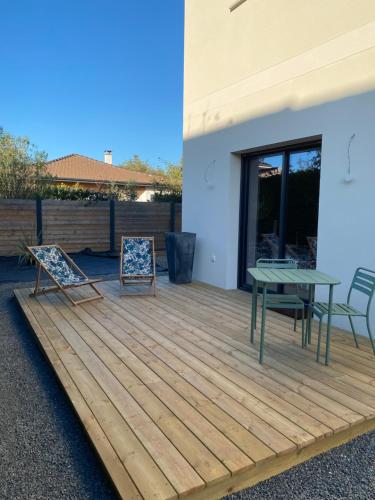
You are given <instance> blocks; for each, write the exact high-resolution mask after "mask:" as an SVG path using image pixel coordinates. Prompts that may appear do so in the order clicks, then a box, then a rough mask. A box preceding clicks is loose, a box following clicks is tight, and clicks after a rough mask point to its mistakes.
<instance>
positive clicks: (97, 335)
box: [65, 304, 255, 484]
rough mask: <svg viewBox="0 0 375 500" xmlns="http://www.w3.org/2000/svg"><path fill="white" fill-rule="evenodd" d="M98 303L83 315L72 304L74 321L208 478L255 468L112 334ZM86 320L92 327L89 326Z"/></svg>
mask: <svg viewBox="0 0 375 500" xmlns="http://www.w3.org/2000/svg"><path fill="white" fill-rule="evenodd" d="M97 307H98V306H97V305H95V306H93V307H90V305H89V304H87V305H86V307H83V308H82V309H87V311H86V310H84V311H82V309H81V310H80V311H79V314H78V315H77V316H75V315H74V312H76V311H74V312H73V311H72V310H71V309H66V310H65V315H66V316H67V317H69V318H70V321H71V322H72V324H73V322H74V324H76V328H79V333H80V335H81V336H83V338H84V340H85V341H86V342H87V343H88V345H90V346H91V347H92V349H93V350H94V351H95V352H97V353H98V355H100V357H101V358H102V359H103V361H104V362H105V363H106V365H107V366H109V367H111V366H113V368H114V371H113V373H114V374H115V375H116V377H117V378H118V379H119V380H120V381H121V383H122V384H123V386H124V387H125V388H126V389H127V390H128V391H129V392H130V393H131V394H132V396H133V397H134V399H136V401H137V402H138V403H139V404H140V405H141V406H142V408H143V409H144V410H146V412H147V413H148V414H149V416H150V417H151V418H152V419H153V421H154V422H155V423H156V424H157V425H158V426H159V427H160V429H161V430H162V431H163V433H164V434H165V435H166V436H167V437H168V438H169V439H170V440H171V441H172V442H173V443H174V445H175V446H176V448H177V449H179V451H180V452H181V453H182V454H183V455H184V456H185V458H186V459H187V460H188V461H189V463H190V464H191V465H192V466H193V467H194V468H195V469H196V470H197V472H198V473H199V475H201V477H203V478H204V480H205V482H206V483H207V484H210V483H212V482H215V481H216V480H217V479H218V478H222V477H224V476H225V475H227V476H229V475H230V472H231V473H232V474H235V473H239V472H242V471H243V470H247V469H250V468H251V467H253V466H254V465H255V463H254V462H253V461H252V460H251V459H249V458H248V457H246V456H245V455H244V454H243V453H242V452H240V451H239V450H238V448H237V447H235V446H234V445H233V444H232V443H231V442H230V441H228V440H227V439H225V437H224V436H223V435H222V434H221V433H219V432H218V431H217V430H216V428H214V427H213V426H212V425H209V424H208V422H207V421H206V420H205V419H204V418H202V417H201V415H200V414H199V413H198V412H196V410H194V408H193V407H191V406H190V405H188V404H187V403H186V401H185V400H184V399H183V398H181V397H180V396H179V395H178V394H177V393H176V392H175V391H173V389H172V388H171V387H169V386H168V384H166V383H164V382H163V380H162V379H161V378H160V377H159V376H157V375H156V374H155V373H154V372H153V371H152V370H151V369H150V368H148V366H147V365H146V364H145V363H143V361H141V360H139V358H137V357H136V356H135V355H134V354H133V353H132V352H131V351H130V350H129V349H127V348H126V347H125V346H124V345H123V344H122V343H121V342H119V341H118V340H117V339H116V338H115V337H114V336H113V335H112V329H113V325H111V329H110V330H107V329H106V328H104V327H103V326H102V325H101V324H100V323H99V322H98V321H97V320H96V319H95V315H96V312H97ZM78 316H79V318H78ZM82 323H85V325H87V326H85V327H84V326H83V324H82ZM99 339H100V340H99ZM114 353H116V354H114ZM116 358H117V359H116ZM119 361H120V363H119ZM178 419H180V420H178ZM183 422H184V423H185V424H183ZM192 431H193V432H192ZM196 436H197V437H196ZM204 444H205V445H211V446H212V449H211V450H209V449H207V448H206V446H204ZM216 457H217V458H216ZM220 461H221V462H222V464H224V465H225V466H226V467H227V468H226V467H224V466H223V465H222V464H221V463H220Z"/></svg>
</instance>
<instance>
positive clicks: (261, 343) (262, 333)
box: [259, 283, 267, 365]
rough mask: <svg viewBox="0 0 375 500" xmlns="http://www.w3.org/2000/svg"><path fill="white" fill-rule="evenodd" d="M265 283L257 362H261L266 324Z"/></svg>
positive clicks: (264, 286) (264, 284) (264, 285)
mask: <svg viewBox="0 0 375 500" xmlns="http://www.w3.org/2000/svg"><path fill="white" fill-rule="evenodd" d="M266 303H267V285H266V283H263V303H262V326H261V329H260V346H259V363H260V364H261V365H262V364H263V351H264V333H265V332H264V331H265V326H266Z"/></svg>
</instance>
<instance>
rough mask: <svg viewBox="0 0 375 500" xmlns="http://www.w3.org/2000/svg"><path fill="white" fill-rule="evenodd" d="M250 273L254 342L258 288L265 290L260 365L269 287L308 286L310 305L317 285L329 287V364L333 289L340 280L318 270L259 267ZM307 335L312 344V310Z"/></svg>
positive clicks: (309, 315) (251, 325) (251, 331)
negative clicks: (251, 280) (252, 281)
mask: <svg viewBox="0 0 375 500" xmlns="http://www.w3.org/2000/svg"><path fill="white" fill-rule="evenodd" d="M247 271H248V273H249V274H250V275H251V277H252V278H253V280H254V284H253V300H252V314H251V323H250V339H251V342H254V331H255V329H256V314H257V296H258V286H261V287H262V289H263V293H262V294H263V304H262V324H261V330H260V349H259V351H260V352H259V363H261V364H262V363H263V350H264V333H265V317H266V299H267V287H268V286H270V285H306V286H308V288H309V296H308V297H309V298H308V305H310V304H311V303H312V299H313V292H314V290H315V286H316V285H327V286H329V298H328V319H327V341H326V355H325V364H326V365H328V362H329V348H330V339H331V320H332V314H331V312H332V298H333V287H334V286H335V285H339V284H340V283H341V282H340V280H338V279H336V278H333V277H332V276H329V275H328V274H325V273H321V272H320V271H318V270H316V269H270V268H267V269H264V268H258V267H250V268H249V269H248V270H247ZM306 328H307V335H306V337H307V338H308V342H309V343H311V310H310V307H309V308H308V316H307V327H306Z"/></svg>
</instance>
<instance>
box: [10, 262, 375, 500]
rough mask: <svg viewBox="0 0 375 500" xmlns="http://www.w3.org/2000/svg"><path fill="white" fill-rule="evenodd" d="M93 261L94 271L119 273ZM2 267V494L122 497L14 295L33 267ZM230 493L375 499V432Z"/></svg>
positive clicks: (239, 496)
mask: <svg viewBox="0 0 375 500" xmlns="http://www.w3.org/2000/svg"><path fill="white" fill-rule="evenodd" d="M87 259H88V260H87ZM90 259H91V258H87V257H86V259H83V261H82V262H83V263H82V262H80V265H82V266H83V268H84V269H85V271H87V272H88V274H89V275H91V276H93V275H95V274H98V273H99V274H101V273H103V272H104V271H107V272H108V273H111V272H112V269H113V265H114V264H113V262H109V263H108V266H107V267H106V264H105V262H104V261H99V262H96V264H95V262H94V264H95V265H94V266H91V264H90V262H91V261H90ZM105 260H107V259H105ZM108 260H110V259H108ZM0 266H1V268H2V269H1V270H0V499H1V500H3V499H4V500H17V499H22V500H23V499H43V500H46V499H48V500H53V499H64V500H65V499H74V500H80V499H85V500H86V499H93V500H94V499H95V500H101V499H106V500H107V499H108V500H110V499H114V498H117V497H116V494H115V492H114V490H113V487H112V484H111V482H110V480H109V478H108V477H107V474H106V472H105V470H104V468H103V467H102V465H101V463H100V461H99V459H98V458H97V455H96V453H95V452H94V450H93V448H92V447H91V445H90V443H89V440H88V438H87V437H86V435H85V433H84V431H83V429H82V427H81V425H80V423H79V420H78V418H77V417H76V415H75V413H74V411H73V410H72V408H71V406H70V403H69V401H68V399H67V398H66V396H65V394H64V392H63V390H62V389H61V387H60V385H59V384H58V382H57V380H56V378H55V376H54V373H53V371H52V369H51V368H50V366H49V364H48V362H47V361H46V359H45V358H44V357H43V355H42V353H41V351H40V350H39V348H38V345H37V344H36V342H35V340H34V337H33V334H32V333H31V332H30V331H29V329H28V327H27V325H26V323H25V321H24V319H23V316H22V314H21V313H20V310H19V308H18V306H17V304H16V302H15V299H14V298H13V289H14V288H15V286H17V287H24V286H25V283H23V284H21V283H17V284H15V283H11V282H10V281H13V280H17V277H19V278H22V277H26V276H27V277H29V270H27V269H22V270H21V271H17V268H16V267H14V268H9V266H8V268H7V270H5V268H4V266H3V265H2V263H1V262H0ZM90 271H91V272H90ZM1 280H3V283H1ZM5 281H8V282H7V283H6V282H5ZM227 499H228V500H229V499H230V500H235V499H236V500H237V499H244V500H245V499H257V500H258V499H259V500H263V499H283V500H284V499H287V500H294V499H295V500H310V499H311V500H315V499H375V433H371V434H368V435H365V436H362V437H360V438H358V439H356V440H354V441H352V442H351V443H349V444H347V445H344V446H341V447H340V448H337V449H335V450H332V451H331V452H329V453H326V454H324V455H321V456H319V457H316V458H314V459H312V460H310V461H309V462H306V463H305V464H302V465H300V466H297V467H295V468H294V469H291V470H290V471H288V472H285V473H284V474H281V475H279V476H277V477H275V478H273V479H270V480H268V481H265V482H263V483H261V484H259V485H257V486H255V487H254V488H250V489H248V490H244V491H242V492H240V493H237V494H235V495H232V496H230V497H227Z"/></svg>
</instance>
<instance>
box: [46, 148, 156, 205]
mask: <svg viewBox="0 0 375 500" xmlns="http://www.w3.org/2000/svg"><path fill="white" fill-rule="evenodd" d="M47 170H48V173H49V174H51V175H52V176H54V180H55V182H57V183H63V184H66V185H76V184H79V186H80V187H82V188H85V189H90V190H93V191H96V190H98V189H99V188H100V189H102V188H104V189H105V188H106V187H109V186H110V185H116V186H118V187H119V188H121V187H126V186H128V185H129V184H133V185H134V187H135V190H136V192H137V201H150V200H151V199H152V197H153V195H154V193H155V189H154V185H155V182H156V181H157V179H156V178H155V176H153V175H149V174H145V173H143V172H133V171H131V170H127V169H125V168H122V167H116V166H114V165H112V152H111V151H105V152H104V161H99V160H94V159H93V158H88V157H87V156H83V155H80V154H71V155H68V156H63V157H62V158H57V159H56V160H52V161H49V162H48V163H47Z"/></svg>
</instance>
